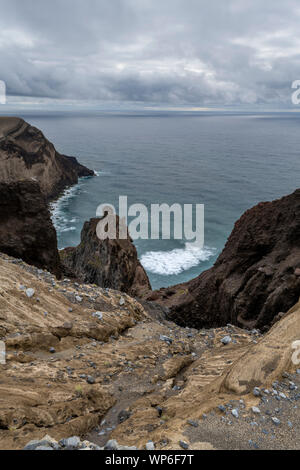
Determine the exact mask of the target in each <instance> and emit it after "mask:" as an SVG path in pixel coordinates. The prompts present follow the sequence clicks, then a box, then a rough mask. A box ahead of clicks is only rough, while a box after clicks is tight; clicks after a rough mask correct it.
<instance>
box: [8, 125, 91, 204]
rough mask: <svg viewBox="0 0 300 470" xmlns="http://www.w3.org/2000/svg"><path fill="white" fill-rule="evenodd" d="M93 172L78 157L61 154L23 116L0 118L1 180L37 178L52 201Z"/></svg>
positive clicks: (44, 192) (11, 180) (42, 189)
mask: <svg viewBox="0 0 300 470" xmlns="http://www.w3.org/2000/svg"><path fill="white" fill-rule="evenodd" d="M93 175H94V172H93V171H92V170H89V169H88V168H86V167H85V166H83V165H81V164H80V163H78V161H77V160H76V158H75V157H67V156H65V155H61V154H60V153H58V152H57V151H56V150H55V148H54V146H53V144H51V142H49V140H47V139H46V137H45V136H44V134H43V133H42V132H41V131H40V130H39V129H37V128H36V127H33V126H31V125H30V124H28V123H27V122H25V121H24V120H23V119H20V118H16V117H0V182H2V183H11V182H15V181H19V180H30V179H31V180H35V181H37V182H38V183H39V184H40V187H41V191H42V193H43V194H44V196H45V197H46V198H47V199H48V200H49V199H54V198H56V197H57V196H58V195H59V194H60V193H61V191H62V190H63V189H65V188H66V187H68V186H71V185H73V184H76V183H77V182H78V178H79V177H84V176H93Z"/></svg>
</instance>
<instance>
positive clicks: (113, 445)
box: [104, 440, 119, 450]
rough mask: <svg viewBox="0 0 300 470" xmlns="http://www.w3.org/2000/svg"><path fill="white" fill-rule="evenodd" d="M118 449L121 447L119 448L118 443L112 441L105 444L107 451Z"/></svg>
mask: <svg viewBox="0 0 300 470" xmlns="http://www.w3.org/2000/svg"><path fill="white" fill-rule="evenodd" d="M118 447H119V446H118V443H117V441H115V440H110V441H108V442H107V443H106V444H105V446H104V449H105V450H118Z"/></svg>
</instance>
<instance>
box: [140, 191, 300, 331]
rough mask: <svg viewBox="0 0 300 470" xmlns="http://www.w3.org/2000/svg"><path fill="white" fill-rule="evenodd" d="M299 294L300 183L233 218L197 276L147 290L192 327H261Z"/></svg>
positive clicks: (287, 307) (175, 315)
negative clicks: (214, 256)
mask: <svg viewBox="0 0 300 470" xmlns="http://www.w3.org/2000/svg"><path fill="white" fill-rule="evenodd" d="M299 295H300V189H298V190H297V191H295V192H294V193H293V194H291V195H289V196H286V197H283V198H282V199H280V200H276V201H273V202H265V203H260V204H258V205H257V206H255V207H253V208H252V209H250V210H248V211H247V212H246V213H245V214H244V215H243V216H242V217H241V218H240V220H239V221H238V222H237V223H236V224H235V227H234V230H233V232H232V234H231V235H230V237H229V239H228V241H227V243H226V246H225V248H224V250H223V252H222V253H221V255H220V256H219V258H218V260H217V262H216V263H215V265H214V266H213V267H212V268H211V269H209V270H208V271H206V272H204V273H202V274H201V275H200V276H199V277H198V278H196V279H194V280H192V281H190V282H187V283H185V284H182V285H179V286H175V287H172V288H169V289H162V290H160V291H158V292H154V293H152V294H150V295H149V296H148V299H149V300H156V301H158V302H160V303H162V304H163V305H166V306H168V307H169V308H170V318H171V319H172V320H174V321H175V322H177V323H178V324H180V325H188V326H192V327H196V328H202V327H205V326H207V327H213V326H221V325H226V324H227V323H229V322H230V323H234V324H237V325H240V326H243V327H248V328H254V327H255V328H263V327H265V326H269V325H271V324H272V322H273V321H274V319H278V318H280V317H281V316H282V315H283V314H284V313H285V312H287V311H288V310H289V309H290V308H291V307H292V306H293V305H294V304H295V303H296V301H297V299H298V298H299Z"/></svg>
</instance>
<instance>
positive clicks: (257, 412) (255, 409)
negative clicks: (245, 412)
mask: <svg viewBox="0 0 300 470" xmlns="http://www.w3.org/2000/svg"><path fill="white" fill-rule="evenodd" d="M251 409H252V411H253V413H255V414H260V412H261V411H260V409H259V408H257V406H252V408H251Z"/></svg>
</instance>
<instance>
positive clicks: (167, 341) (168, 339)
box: [159, 335, 173, 344]
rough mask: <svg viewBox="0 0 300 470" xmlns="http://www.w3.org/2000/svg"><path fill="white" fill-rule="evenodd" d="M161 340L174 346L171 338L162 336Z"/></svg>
mask: <svg viewBox="0 0 300 470" xmlns="http://www.w3.org/2000/svg"><path fill="white" fill-rule="evenodd" d="M159 339H160V340H161V341H164V342H165V343H168V344H172V343H173V340H172V338H169V337H168V336H164V335H160V337H159Z"/></svg>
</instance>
